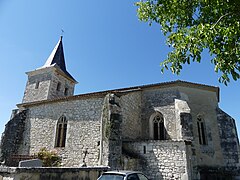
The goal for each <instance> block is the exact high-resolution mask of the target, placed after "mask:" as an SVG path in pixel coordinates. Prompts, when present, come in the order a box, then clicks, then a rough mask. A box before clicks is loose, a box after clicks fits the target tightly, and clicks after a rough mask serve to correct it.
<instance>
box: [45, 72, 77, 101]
mask: <svg viewBox="0 0 240 180" xmlns="http://www.w3.org/2000/svg"><path fill="white" fill-rule="evenodd" d="M58 83H61V86H60V89H59V91H58V90H57V85H58ZM74 85H75V84H74V83H73V82H71V81H70V80H68V79H67V78H65V77H64V76H62V75H60V74H58V73H57V71H55V72H54V73H53V74H52V81H51V86H50V89H49V95H48V99H55V98H59V97H65V94H64V91H65V88H68V94H67V96H72V95H73V93H74Z"/></svg>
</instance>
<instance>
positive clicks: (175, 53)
mask: <svg viewBox="0 0 240 180" xmlns="http://www.w3.org/2000/svg"><path fill="white" fill-rule="evenodd" d="M136 5H137V6H138V10H137V13H138V17H139V19H140V20H141V21H146V22H149V23H150V25H151V24H152V22H156V23H158V24H160V27H161V30H162V32H163V34H164V35H165V36H167V41H166V42H167V44H168V45H169V46H170V47H172V48H173V50H172V51H171V52H170V53H169V54H168V57H167V59H166V60H164V61H163V62H162V63H161V66H162V72H163V70H164V69H169V68H170V70H171V71H172V72H173V73H176V74H179V73H180V71H181V69H182V65H183V64H185V63H187V64H190V62H193V61H196V62H200V61H201V53H202V51H203V50H204V49H208V50H209V53H210V55H211V57H212V59H211V62H212V63H213V64H214V65H215V71H216V72H220V73H221V77H220V78H219V81H220V82H222V83H225V84H226V85H227V83H228V82H229V81H230V77H232V78H233V79H234V80H238V79H239V78H240V75H239V74H240V59H239V54H240V0H145V1H140V2H137V3H136Z"/></svg>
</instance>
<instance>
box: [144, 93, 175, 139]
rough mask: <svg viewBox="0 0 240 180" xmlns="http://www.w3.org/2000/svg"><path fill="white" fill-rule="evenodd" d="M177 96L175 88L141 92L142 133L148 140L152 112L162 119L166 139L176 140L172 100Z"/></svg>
mask: <svg viewBox="0 0 240 180" xmlns="http://www.w3.org/2000/svg"><path fill="white" fill-rule="evenodd" d="M178 97H179V94H178V91H177V89H176V88H171V89H169V88H163V89H151V90H145V91H143V92H142V114H141V116H142V132H143V137H144V139H149V134H150V132H149V120H150V117H151V115H152V114H153V113H154V112H156V111H157V112H160V113H161V114H162V115H163V118H164V125H165V128H166V132H167V134H166V138H167V139H176V137H177V132H176V116H175V105H174V99H176V98H178Z"/></svg>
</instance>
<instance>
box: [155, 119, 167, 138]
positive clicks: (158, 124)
mask: <svg viewBox="0 0 240 180" xmlns="http://www.w3.org/2000/svg"><path fill="white" fill-rule="evenodd" d="M164 129H165V128H164V120H163V117H162V116H161V115H157V116H155V117H154V118H153V137H154V139H155V140H164V139H165V138H164V135H165V133H164Z"/></svg>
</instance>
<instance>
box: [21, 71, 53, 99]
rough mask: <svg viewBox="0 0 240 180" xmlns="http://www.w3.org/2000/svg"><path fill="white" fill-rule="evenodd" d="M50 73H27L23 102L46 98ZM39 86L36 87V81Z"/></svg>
mask: <svg viewBox="0 0 240 180" xmlns="http://www.w3.org/2000/svg"><path fill="white" fill-rule="evenodd" d="M50 81H51V73H50V72H47V73H41V74H35V75H29V77H28V81H27V85H26V88H25V92H24V97H23V103H26V102H33V101H39V100H44V99H47V97H48V91H49V87H50ZM37 82H39V87H38V89H36V88H35V87H36V83H37Z"/></svg>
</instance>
